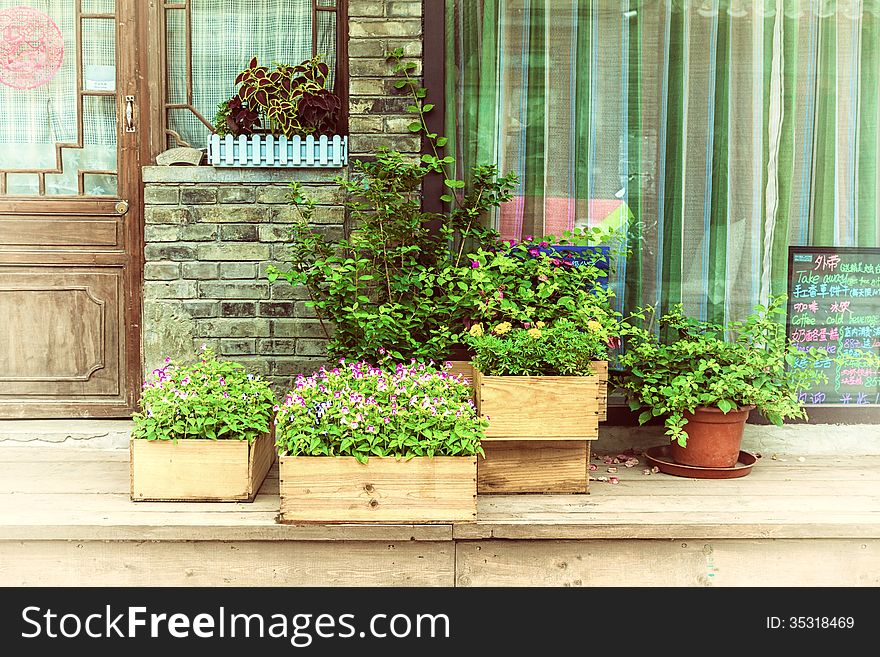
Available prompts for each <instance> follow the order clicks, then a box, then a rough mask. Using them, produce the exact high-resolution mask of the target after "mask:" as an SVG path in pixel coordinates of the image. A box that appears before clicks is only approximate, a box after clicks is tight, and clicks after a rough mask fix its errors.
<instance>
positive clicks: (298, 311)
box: [294, 301, 318, 319]
mask: <svg viewBox="0 0 880 657" xmlns="http://www.w3.org/2000/svg"><path fill="white" fill-rule="evenodd" d="M294 315H295V316H296V317H304V318H308V319H314V318H316V317H317V316H318V314H317V313H316V312H315V309H314V308H310V307H309V306H307V305H306V302H305V301H297V302H296V307H295V309H294Z"/></svg>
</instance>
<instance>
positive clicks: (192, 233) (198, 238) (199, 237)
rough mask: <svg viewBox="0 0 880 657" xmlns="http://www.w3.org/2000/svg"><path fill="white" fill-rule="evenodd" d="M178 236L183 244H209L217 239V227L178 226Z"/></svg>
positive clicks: (202, 225) (198, 225) (206, 225)
mask: <svg viewBox="0 0 880 657" xmlns="http://www.w3.org/2000/svg"><path fill="white" fill-rule="evenodd" d="M178 234H179V235H180V239H181V240H182V241H185V242H210V241H212V240H216V239H217V226H213V225H211V224H191V225H188V226H180V228H179V229H178Z"/></svg>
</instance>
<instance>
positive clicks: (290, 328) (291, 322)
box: [271, 319, 333, 338]
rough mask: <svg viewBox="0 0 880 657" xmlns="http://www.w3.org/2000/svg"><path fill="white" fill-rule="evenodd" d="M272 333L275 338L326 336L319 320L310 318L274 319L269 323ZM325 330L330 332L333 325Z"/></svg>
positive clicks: (329, 325)
mask: <svg viewBox="0 0 880 657" xmlns="http://www.w3.org/2000/svg"><path fill="white" fill-rule="evenodd" d="M271 328H272V335H273V337H276V338H326V337H327V336H326V335H324V329H323V328H322V327H321V322H319V321H316V320H311V319H276V320H274V321H272V323H271ZM327 330H328V331H329V332H330V333H332V332H333V325H332V324H328V325H327Z"/></svg>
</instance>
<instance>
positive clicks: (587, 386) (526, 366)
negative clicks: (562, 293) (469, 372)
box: [468, 319, 610, 493]
mask: <svg viewBox="0 0 880 657" xmlns="http://www.w3.org/2000/svg"><path fill="white" fill-rule="evenodd" d="M585 324H586V325H585V326H584V327H583V328H581V326H579V324H577V323H576V322H574V321H572V320H570V319H559V320H556V321H553V322H551V323H549V324H548V323H546V322H543V321H537V322H535V323H531V322H525V323H520V324H519V325H516V326H515V325H513V324H511V323H510V322H501V323H499V324H496V325H494V326H492V327H491V328H489V329H484V327H483V325H482V324H475V325H474V326H472V327H471V329H470V332H469V335H468V342H469V344H470V345H471V347H472V348H473V350H474V355H473V358H472V362H473V364H474V372H475V375H474V392H475V396H476V400H477V408H478V410H479V412H480V414H481V415H482V416H484V417H486V418H487V420H488V421H489V427H488V429H487V431H486V438H485V440H486V460H485V461H483V462H481V463H480V464H479V468H478V478H477V484H478V489H479V491H480V492H486V493H491V492H504V493H517V492H558V493H562V492H571V493H585V492H587V490H588V475H587V467H588V461H589V451H590V450H589V441H590V440H594V439H596V438H598V436H599V422H600V419H601V418H602V416H603V415H604V409H605V406H606V403H607V379H608V361H607V358H608V349H609V346H608V345H609V341H610V335H609V332H608V329H607V328H606V327H605V326H603V325H602V324H601V323H600V322H598V321H596V320H587V321H586V322H585Z"/></svg>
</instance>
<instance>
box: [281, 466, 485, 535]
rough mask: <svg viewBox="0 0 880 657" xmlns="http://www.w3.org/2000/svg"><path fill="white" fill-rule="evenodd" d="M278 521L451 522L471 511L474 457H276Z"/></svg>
mask: <svg viewBox="0 0 880 657" xmlns="http://www.w3.org/2000/svg"><path fill="white" fill-rule="evenodd" d="M278 477H279V489H280V493H281V512H280V513H279V515H278V522H280V523H283V524H309V523H321V524H334V523H354V524H360V523H374V522H375V523H407V524H409V523H418V524H426V523H428V524H432V523H451V522H468V521H473V520H475V519H476V514H477V506H476V505H477V502H476V500H477V457H471V456H449V457H447V456H435V457H433V458H429V457H415V458H412V459H409V460H397V459H394V458H379V457H371V458H370V459H369V461H368V462H367V463H366V464H363V463H358V462H357V461H356V460H355V459H354V458H353V457H345V456H282V457H280V458H279V461H278Z"/></svg>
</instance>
